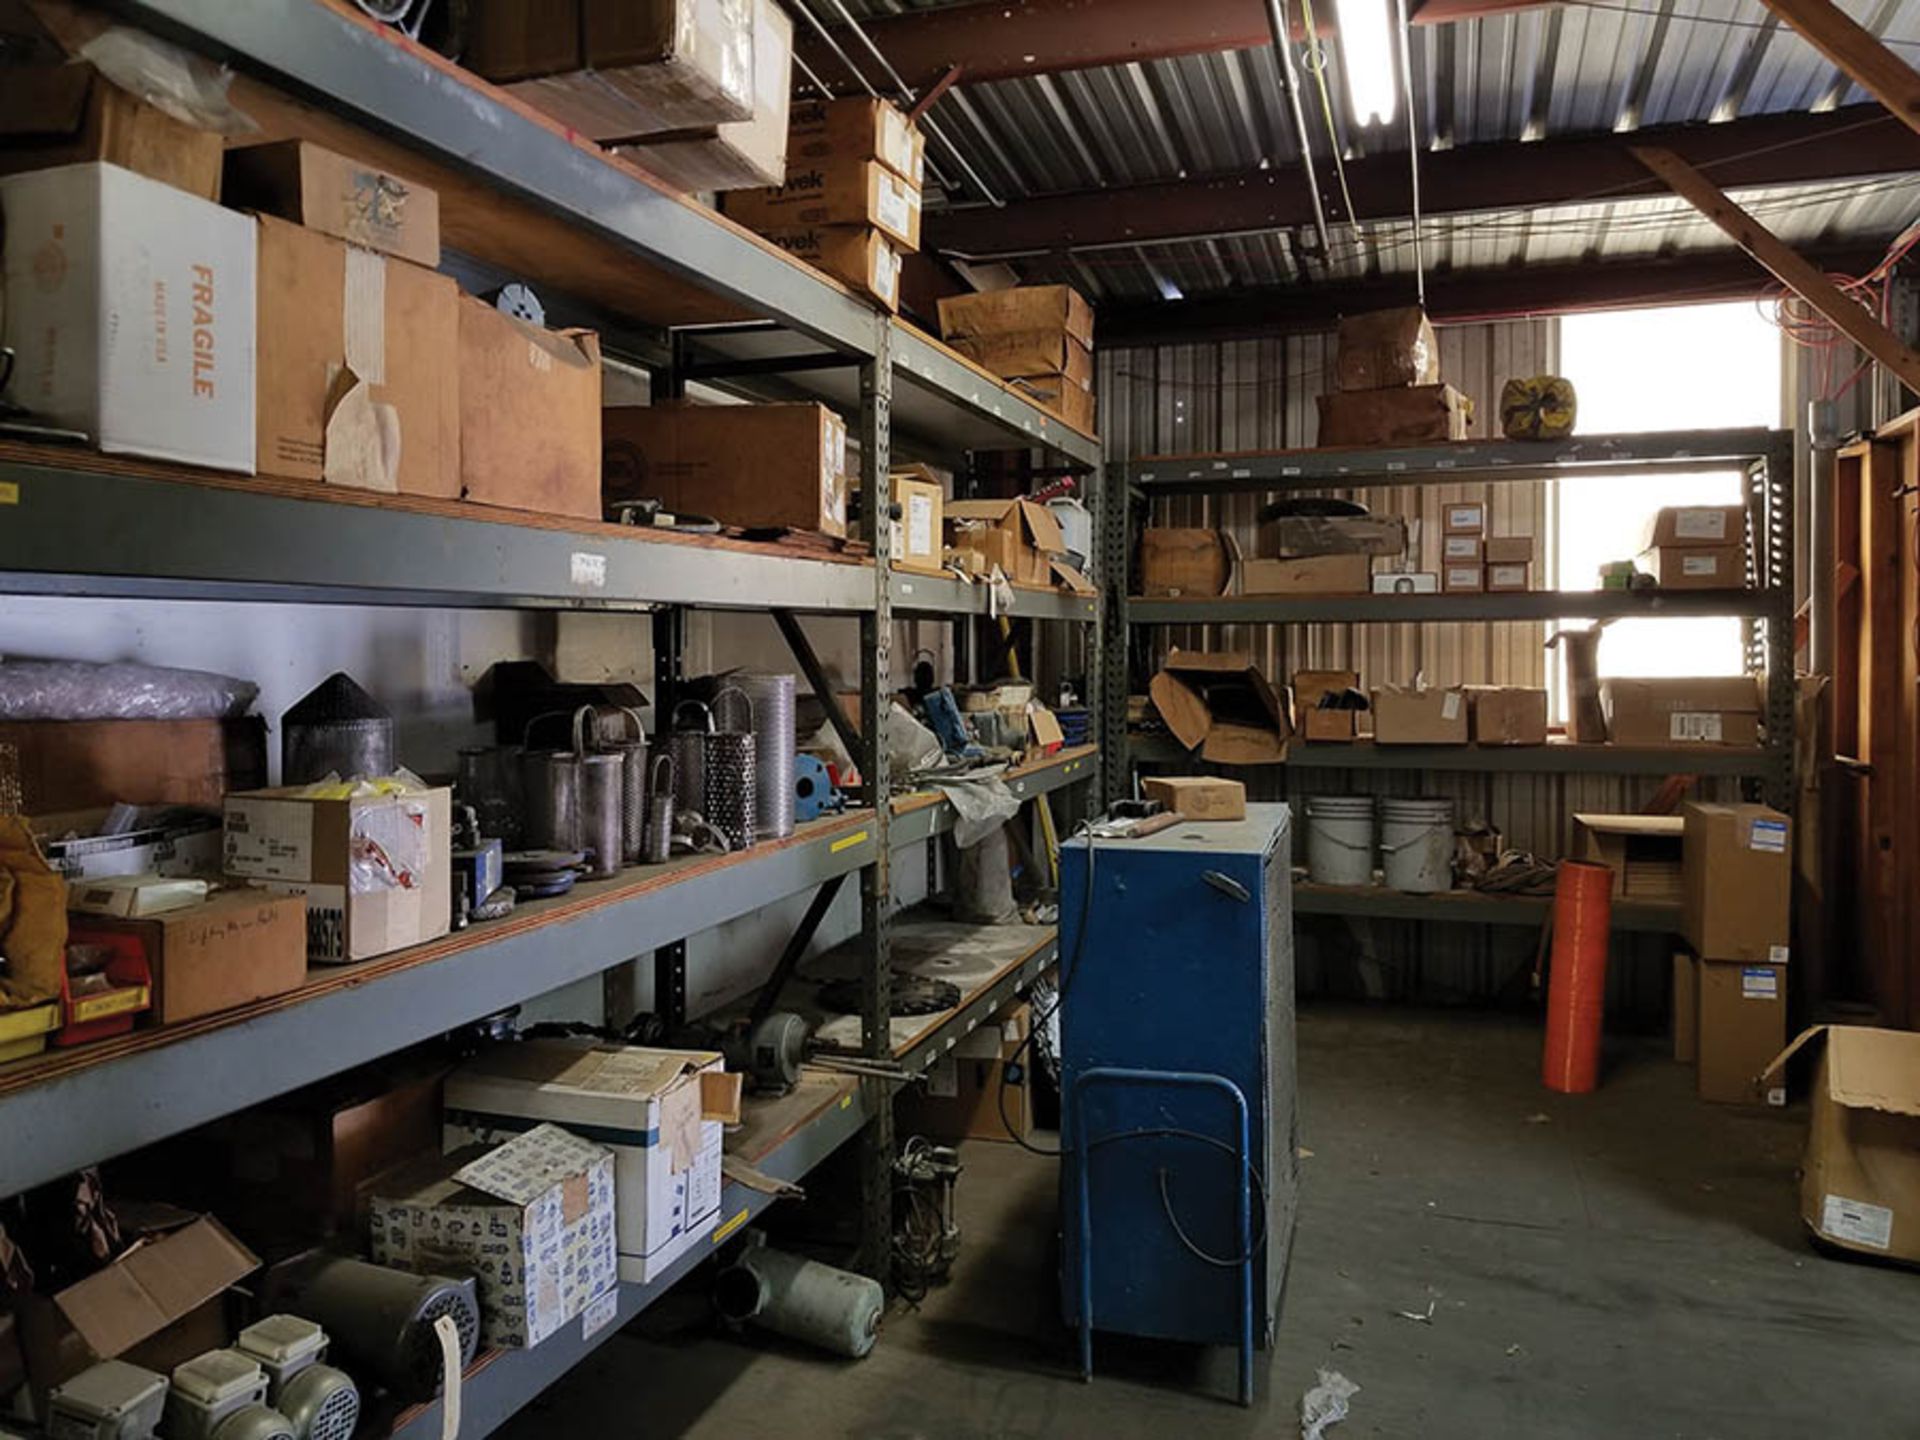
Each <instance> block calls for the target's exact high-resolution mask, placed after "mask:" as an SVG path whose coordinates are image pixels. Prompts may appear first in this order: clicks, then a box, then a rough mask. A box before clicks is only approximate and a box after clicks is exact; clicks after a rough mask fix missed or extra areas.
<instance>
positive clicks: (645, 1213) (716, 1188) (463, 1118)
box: [445, 1040, 740, 1282]
mask: <svg viewBox="0 0 1920 1440" xmlns="http://www.w3.org/2000/svg"><path fill="white" fill-rule="evenodd" d="M739 1106H740V1077H739V1076H738V1075H728V1074H727V1073H726V1071H725V1068H724V1062H723V1061H722V1059H721V1058H720V1056H719V1055H718V1054H716V1053H714V1052H712V1051H706V1050H646V1049H641V1048H639V1047H638V1046H622V1045H596V1044H593V1043H591V1042H585V1043H582V1042H576V1041H570V1040H528V1041H522V1042H520V1043H519V1044H515V1045H506V1046H500V1047H498V1048H496V1049H493V1050H490V1051H487V1052H484V1053H483V1054H481V1055H480V1057H479V1058H478V1059H475V1060H473V1061H470V1062H469V1063H468V1064H466V1065H463V1066H462V1067H461V1068H460V1069H459V1070H457V1071H455V1072H454V1073H453V1074H452V1075H451V1076H449V1077H448V1079H447V1113H446V1136H445V1140H446V1144H447V1145H449V1146H458V1145H465V1144H470V1143H473V1142H474V1141H482V1142H484V1141H487V1140H489V1139H492V1138H495V1137H499V1136H505V1135H508V1134H511V1133H513V1132H515V1131H518V1130H524V1129H525V1128H526V1127H527V1123H528V1122H529V1121H551V1122H553V1123H555V1124H558V1125H572V1126H576V1127H578V1128H579V1129H580V1130H581V1131H582V1133H586V1134H592V1135H595V1136H598V1137H600V1139H601V1140H602V1141H603V1142H604V1143H605V1144H607V1145H609V1146H610V1147H611V1148H612V1150H613V1163H614V1194H615V1198H616V1202H617V1212H618V1218H617V1234H618V1237H619V1255H620V1278H621V1279H622V1280H627V1281H634V1282H639V1281H646V1280H651V1279H653V1278H654V1277H656V1276H657V1275H659V1274H660V1273H661V1271H662V1270H664V1269H665V1268H666V1266H667V1265H668V1264H669V1263H670V1262H671V1261H672V1260H673V1259H674V1258H675V1257H676V1256H678V1255H681V1254H683V1253H684V1252H685V1251H686V1250H687V1249H688V1248H690V1247H691V1246H692V1245H693V1244H694V1242H695V1241H697V1240H699V1239H700V1238H701V1237H702V1236H704V1235H706V1234H708V1233H709V1232H710V1231H711V1230H712V1229H713V1226H714V1222H715V1220H716V1219H717V1218H718V1216H719V1213H720V1184H721V1181H720V1160H721V1142H722V1132H723V1131H724V1129H725V1126H726V1125H727V1124H728V1123H729V1122H735V1121H738V1119H739Z"/></svg>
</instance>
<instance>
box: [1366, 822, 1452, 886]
mask: <svg viewBox="0 0 1920 1440" xmlns="http://www.w3.org/2000/svg"><path fill="white" fill-rule="evenodd" d="M1380 864H1381V868H1382V869H1383V870H1384V871H1385V872H1386V881H1387V888H1388V889H1389V890H1404V891H1406V892H1407V893H1408V894H1411V895H1431V894H1434V893H1435V892H1437V891H1441V890H1451V889H1452V888H1453V802H1452V801H1451V800H1382V801H1381V802H1380Z"/></svg>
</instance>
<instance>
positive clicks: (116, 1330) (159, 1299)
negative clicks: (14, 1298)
mask: <svg viewBox="0 0 1920 1440" xmlns="http://www.w3.org/2000/svg"><path fill="white" fill-rule="evenodd" d="M154 1225H155V1226H156V1227H159V1226H165V1227H166V1228H164V1229H161V1228H155V1229H153V1230H151V1231H149V1233H148V1234H147V1235H146V1236H145V1237H144V1241H143V1243H141V1244H138V1245H135V1246H134V1247H133V1248H132V1249H130V1250H128V1251H127V1252H126V1253H125V1254H124V1255H122V1256H121V1257H120V1258H119V1259H118V1260H115V1261H114V1262H113V1263H112V1264H110V1265H107V1266H105V1267H104V1268H102V1269H99V1270H96V1271H95V1272H94V1273H93V1274H91V1275H89V1276H87V1277H86V1278H85V1279H84V1280H76V1281H75V1282H74V1283H73V1284H71V1285H69V1286H67V1287H66V1288H65V1289H64V1290H61V1291H58V1292H57V1293H55V1294H53V1295H50V1296H49V1295H29V1296H26V1297H24V1299H22V1300H20V1301H19V1302H18V1308H17V1309H16V1311H15V1318H16V1319H17V1320H18V1321H19V1325H20V1347H21V1349H22V1350H23V1351H24V1352H25V1354H26V1360H27V1375H28V1379H29V1380H30V1382H31V1383H32V1385H33V1388H34V1390H35V1391H36V1392H45V1391H46V1390H49V1389H51V1388H52V1387H53V1386H55V1385H58V1384H60V1382H61V1381H63V1380H67V1379H69V1378H71V1377H72V1376H75V1375H78V1374H79V1373H80V1372H81V1371H82V1370H85V1369H86V1368H87V1367H88V1366H90V1365H97V1364H99V1363H100V1362H101V1361H102V1360H113V1359H122V1360H126V1361H128V1362H129V1363H132V1364H136V1365H143V1366H145V1367H146V1368H148V1369H150V1370H159V1371H162V1372H165V1371H168V1370H171V1369H172V1368H173V1366H174V1365H176V1364H179V1363H180V1362H181V1361H184V1360H187V1359H190V1358H192V1357H193V1356H194V1355H196V1354H199V1353H200V1352H201V1351H203V1350H206V1349H208V1348H211V1347H213V1346H219V1345H222V1344H225V1343H226V1338H227V1336H226V1324H225V1316H224V1314H223V1307H222V1303H221V1296H223V1295H224V1294H225V1293H226V1291H227V1289H228V1287H230V1286H232V1285H236V1284H238V1283H239V1282H240V1281H241V1280H243V1279H245V1278H246V1277H247V1276H248V1275H250V1274H252V1273H253V1272H254V1271H255V1270H257V1269H259V1268H260V1261H259V1260H258V1259H257V1258H256V1257H255V1256H254V1254H253V1252H252V1251H251V1250H249V1249H247V1247H246V1246H244V1245H242V1244H241V1243H240V1242H239V1241H238V1240H236V1239H234V1238H233V1236H232V1235H230V1234H229V1233H228V1232H227V1230H226V1228H225V1227H224V1226H223V1225H221V1223H220V1222H219V1221H218V1220H215V1219H214V1218H213V1217H212V1216H211V1215H200V1216H193V1215H190V1214H187V1213H186V1212H181V1211H170V1212H169V1213H167V1214H166V1215H164V1216H160V1215H157V1216H156V1217H155V1219H154ZM122 1227H123V1231H124V1230H126V1229H128V1228H129V1227H128V1217H127V1215H125V1214H124V1213H123V1215H122ZM125 1238H126V1239H129V1240H135V1239H142V1236H140V1235H139V1234H137V1233H133V1234H126V1235H125ZM210 1336H211V1342H210V1343H209V1337H210Z"/></svg>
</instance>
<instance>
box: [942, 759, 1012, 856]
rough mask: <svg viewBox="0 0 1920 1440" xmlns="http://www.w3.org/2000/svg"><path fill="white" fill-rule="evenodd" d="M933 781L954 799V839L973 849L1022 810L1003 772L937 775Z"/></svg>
mask: <svg viewBox="0 0 1920 1440" xmlns="http://www.w3.org/2000/svg"><path fill="white" fill-rule="evenodd" d="M932 784H933V785H934V786H935V787H936V788H937V789H938V790H939V791H940V793H941V794H943V795H945V796H946V797H947V799H949V800H951V801H952V802H953V808H954V810H955V812H956V813H957V817H958V818H956V819H955V820H954V822H953V843H954V844H955V845H958V846H959V847H960V848H961V849H962V850H971V849H972V848H973V847H974V846H975V845H978V844H979V843H980V842H981V841H982V840H984V839H986V838H987V836H989V835H991V834H992V833H993V832H994V831H995V830H998V829H999V828H1000V827H1001V826H1003V825H1005V824H1006V823H1007V821H1009V820H1011V819H1012V818H1013V817H1014V816H1015V815H1018V814H1019V813H1020V802H1019V800H1018V799H1016V798H1015V796H1014V793H1013V792H1012V791H1011V790H1009V789H1008V788H1007V782H1006V781H1004V780H1002V779H1001V778H1000V776H999V775H998V774H997V773H995V774H990V775H963V776H954V777H952V778H948V777H945V776H942V777H939V778H936V779H934V780H933V781H932Z"/></svg>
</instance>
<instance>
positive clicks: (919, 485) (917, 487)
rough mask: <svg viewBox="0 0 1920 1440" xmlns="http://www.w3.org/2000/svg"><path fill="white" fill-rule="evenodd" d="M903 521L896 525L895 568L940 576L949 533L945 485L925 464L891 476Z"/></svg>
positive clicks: (896, 472) (896, 522)
mask: <svg viewBox="0 0 1920 1440" xmlns="http://www.w3.org/2000/svg"><path fill="white" fill-rule="evenodd" d="M888 488H889V489H890V490H891V491H892V493H893V503H894V504H895V505H897V506H898V507H899V509H900V518H899V519H898V520H896V521H894V522H893V568H894V569H896V570H918V571H920V572H921V573H923V574H931V575H938V574H939V573H940V570H941V553H942V537H944V536H945V534H946V515H945V508H946V503H947V491H946V486H945V485H943V484H942V483H941V481H940V477H939V476H938V475H936V474H934V473H933V471H932V470H930V469H929V468H928V467H926V466H925V465H915V466H912V467H911V468H909V469H905V470H896V471H894V472H893V474H892V475H890V476H889V477H888Z"/></svg>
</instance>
